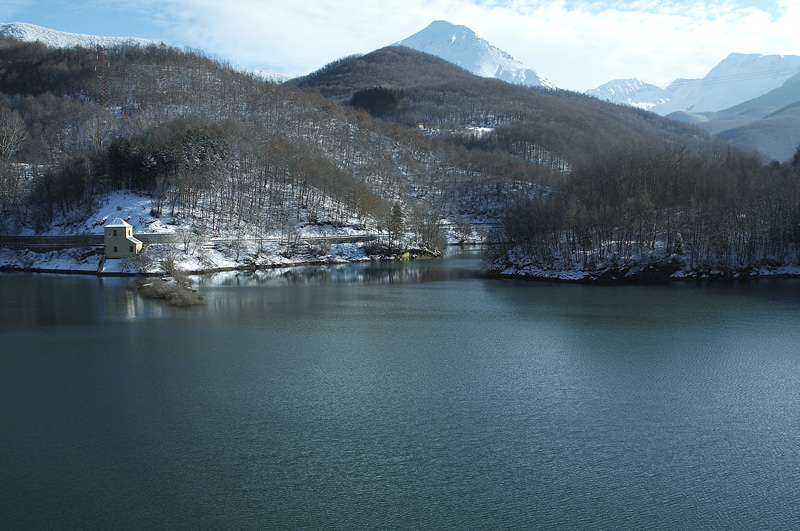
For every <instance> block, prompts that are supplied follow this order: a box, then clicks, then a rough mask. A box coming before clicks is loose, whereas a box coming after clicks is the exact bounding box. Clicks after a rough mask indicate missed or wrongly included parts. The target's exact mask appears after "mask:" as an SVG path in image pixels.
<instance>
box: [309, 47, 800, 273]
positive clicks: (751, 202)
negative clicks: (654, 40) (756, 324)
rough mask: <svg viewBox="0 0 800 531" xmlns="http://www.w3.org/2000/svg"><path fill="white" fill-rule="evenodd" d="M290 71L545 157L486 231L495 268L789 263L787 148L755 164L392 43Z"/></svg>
mask: <svg viewBox="0 0 800 531" xmlns="http://www.w3.org/2000/svg"><path fill="white" fill-rule="evenodd" d="M295 83H297V84H298V86H300V87H305V88H307V89H309V90H310V89H312V88H313V89H315V90H318V91H319V92H320V93H321V94H323V95H326V96H329V97H333V98H337V99H338V100H340V101H345V102H346V101H350V102H351V103H352V104H354V105H362V106H364V107H365V108H367V109H369V110H371V111H372V112H373V113H374V114H376V115H380V116H382V117H383V118H384V119H386V120H391V121H393V122H396V123H400V124H403V125H405V126H407V127H412V126H414V125H415V124H421V125H422V127H423V128H424V129H425V130H428V131H431V134H433V135H435V136H437V137H439V138H441V139H444V140H446V141H448V142H450V143H453V144H455V145H459V146H465V147H467V148H469V149H470V151H472V152H486V153H497V152H502V153H505V154H507V155H509V156H517V157H522V158H524V159H525V160H526V161H528V162H530V163H534V164H535V163H538V164H543V165H546V166H547V167H548V168H549V169H551V170H553V171H552V172H550V173H547V174H543V175H542V177H543V180H542V181H541V183H542V184H543V185H546V187H547V192H546V193H544V194H541V195H538V196H536V197H534V198H530V199H525V200H522V201H520V202H519V203H518V204H516V205H515V206H514V207H513V208H511V209H509V211H508V212H507V216H506V217H505V222H504V224H503V225H502V230H501V231H499V232H498V233H496V234H495V238H496V239H497V240H498V241H501V242H505V243H502V244H501V245H498V246H496V247H495V248H494V249H493V253H492V255H493V261H492V265H491V267H492V269H493V270H494V271H496V272H504V271H505V272H506V273H508V274H519V275H525V276H536V277H541V278H552V277H559V278H562V277H563V276H564V273H565V272H572V273H573V276H572V278H584V277H586V278H599V277H601V276H603V275H605V277H606V278H612V277H614V278H621V277H622V276H623V275H625V274H627V275H629V276H630V277H637V276H638V277H640V276H642V274H643V275H644V276H647V275H651V274H652V272H653V268H655V269H656V270H658V273H657V274H656V276H664V275H669V274H680V275H684V276H686V275H702V274H707V273H709V272H712V271H713V272H715V274H717V275H722V276H726V275H736V274H739V273H741V272H749V273H753V272H754V271H759V269H760V268H763V267H773V268H774V267H777V266H781V265H797V264H798V243H799V240H800V184H799V183H798V161H800V150H798V153H797V154H796V155H795V157H794V159H793V162H790V163H787V164H784V165H779V164H777V163H773V164H770V165H765V164H763V163H762V161H761V160H759V158H758V157H757V156H755V155H753V154H751V153H747V152H739V151H737V150H736V149H734V148H733V147H732V146H730V145H729V144H726V143H725V142H724V141H722V140H721V139H718V138H715V137H712V136H711V135H709V134H707V133H705V132H703V131H701V130H700V129H698V128H695V127H693V126H685V125H683V124H680V123H677V122H674V121H671V120H668V119H663V118H661V117H658V116H656V115H654V114H651V113H648V112H645V111H641V110H636V109H633V108H630V107H623V106H619V105H613V104H610V103H607V102H602V101H599V100H597V99H594V98H590V97H587V96H584V95H580V94H575V93H571V92H566V91H541V90H532V89H529V88H525V87H520V86H513V85H510V84H506V83H502V82H498V81H494V80H488V79H482V78H476V77H474V76H472V75H470V74H468V73H467V72H465V71H463V70H461V69H459V68H458V67H455V66H453V65H450V64H448V63H445V62H443V61H441V60H439V59H438V58H436V57H432V56H428V55H425V54H422V53H419V52H416V51H413V50H409V49H406V48H400V47H390V48H385V49H382V50H378V51H376V52H373V53H371V54H368V55H364V56H359V57H350V58H345V59H342V60H340V61H337V62H335V63H332V64H330V65H328V66H326V67H325V68H323V69H321V70H320V71H318V72H315V73H314V74H311V75H309V76H307V77H305V78H301V79H298V80H296V81H295ZM376 88H377V90H376ZM365 94H366V95H370V96H371V97H372V98H373V100H377V102H378V103H382V105H380V106H379V107H378V108H379V110H380V112H375V111H374V107H370V105H369V104H364V103H362V101H363V100H364V98H362V97H361V96H363V95H365ZM387 95H388V96H389V97H387ZM367 102H369V99H367ZM470 125H482V126H488V127H490V128H491V129H492V131H491V132H490V133H485V132H484V133H477V132H470V129H469V126H470ZM645 270H647V271H645ZM643 272H644V273H643ZM574 273H577V275H574ZM567 276H569V275H567Z"/></svg>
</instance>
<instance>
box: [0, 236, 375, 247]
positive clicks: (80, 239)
mask: <svg viewBox="0 0 800 531" xmlns="http://www.w3.org/2000/svg"><path fill="white" fill-rule="evenodd" d="M186 236H187V234H185V233H181V232H171V233H147V234H134V235H133V237H134V238H136V239H137V240H139V241H141V242H142V243H143V244H145V245H152V244H164V243H183V242H184V238H185V237H186ZM191 237H192V238H193V241H196V242H197V243H200V244H201V245H205V246H214V245H217V244H225V243H231V242H235V241H240V242H244V241H251V242H257V241H264V242H281V241H286V238H239V239H237V238H202V237H198V236H197V235H195V234H194V233H191ZM381 237H383V235H373V234H368V235H358V236H309V237H306V238H296V241H298V242H308V243H313V242H328V243H332V244H336V243H358V242H369V241H373V240H376V239H379V238H381ZM293 239H294V238H293ZM104 244H105V243H104V237H103V235H102V234H87V235H79V236H0V248H2V247H4V248H6V249H13V250H22V249H29V250H31V251H54V250H59V249H73V248H81V247H87V248H88V247H102V246H103V245H104Z"/></svg>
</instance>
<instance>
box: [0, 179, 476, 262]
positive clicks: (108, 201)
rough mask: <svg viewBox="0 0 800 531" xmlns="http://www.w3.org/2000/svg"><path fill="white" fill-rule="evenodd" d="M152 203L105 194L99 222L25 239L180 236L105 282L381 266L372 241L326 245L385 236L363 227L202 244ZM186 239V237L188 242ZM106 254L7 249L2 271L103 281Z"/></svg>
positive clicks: (65, 223)
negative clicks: (117, 226) (119, 226)
mask: <svg viewBox="0 0 800 531" xmlns="http://www.w3.org/2000/svg"><path fill="white" fill-rule="evenodd" d="M152 207H153V205H152V200H151V199H150V198H149V197H147V196H144V195H140V194H136V193H132V192H128V191H116V192H112V193H110V194H107V195H103V196H102V198H101V199H100V200H98V202H97V204H96V207H95V209H94V210H93V212H92V213H91V215H89V216H88V217H87V216H80V215H79V214H78V213H76V212H73V213H71V214H70V216H69V217H68V218H63V217H59V218H57V219H56V220H55V222H54V223H53V224H52V225H51V226H50V228H49V229H48V230H46V231H44V232H42V233H39V234H35V233H34V230H33V228H32V227H27V226H26V227H23V228H22V230H20V232H19V234H20V235H22V236H34V235H38V236H73V235H102V234H103V226H104V225H105V224H106V223H108V222H111V221H113V220H115V219H117V218H121V219H123V220H124V221H126V222H128V223H130V224H131V225H132V226H133V232H134V234H135V235H142V234H178V235H181V236H179V237H178V238H177V240H178V242H177V243H171V244H152V245H149V246H147V247H146V248H145V250H144V252H143V253H141V254H140V255H139V256H137V257H135V258H125V259H108V260H105V261H104V263H103V267H102V273H103V274H105V275H115V274H136V273H139V272H141V273H160V272H162V271H163V270H164V263H165V261H170V262H172V263H174V265H175V267H176V268H177V269H179V270H181V271H186V272H207V271H220V270H232V269H246V268H254V269H257V268H270V267H280V266H290V265H302V264H320V263H326V264H332V263H346V262H356V261H366V260H373V259H377V258H378V257H377V256H376V255H374V254H371V248H372V247H373V244H372V242H369V241H355V242H345V243H339V242H336V241H333V242H330V241H324V238H338V237H353V236H361V237H364V239H367V238H369V237H370V236H374V235H376V233H377V230H376V229H375V228H374V227H372V228H368V227H365V226H363V224H359V223H356V222H355V221H354V223H352V224H351V225H349V226H333V225H330V224H310V223H308V224H301V225H298V226H297V227H296V231H295V233H293V235H292V241H293V242H294V244H293V245H289V244H288V243H287V241H286V237H285V236H284V237H282V236H281V234H280V233H279V232H277V231H273V232H272V233H269V234H263V235H260V236H257V235H254V234H251V233H248V232H247V231H246V230H245V231H237V232H229V233H224V232H223V233H218V234H213V235H206V236H204V237H202V238H201V237H199V236H197V235H196V234H195V232H194V229H193V227H192V224H191V222H190V220H186V219H180V218H174V217H172V216H169V215H166V214H165V215H163V216H162V217H154V216H153V215H151V209H152ZM446 228H447V231H448V239H449V240H450V241H451V243H455V242H467V243H479V242H481V241H482V238H483V236H482V235H481V234H480V233H481V229H480V228H479V227H478V228H474V227H470V229H469V230H471V233H470V234H467V235H464V234H462V233H461V232H463V230H464V228H463V227H458V226H457V225H456V224H451V225H447V226H446ZM182 235H185V237H184V236H182ZM102 258H103V256H102V252H99V251H97V250H95V249H92V248H88V247H87V248H74V249H65V250H60V251H50V252H34V251H28V250H23V251H16V250H10V249H0V269H6V270H20V269H23V270H33V271H48V272H65V273H86V274H96V273H97V272H98V269H99V268H100V265H101V261H102Z"/></svg>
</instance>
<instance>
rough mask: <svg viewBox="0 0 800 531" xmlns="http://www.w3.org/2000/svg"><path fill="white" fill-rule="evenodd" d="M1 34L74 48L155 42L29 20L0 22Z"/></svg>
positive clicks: (142, 44) (141, 44)
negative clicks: (73, 30) (71, 30)
mask: <svg viewBox="0 0 800 531" xmlns="http://www.w3.org/2000/svg"><path fill="white" fill-rule="evenodd" d="M0 36H3V37H8V38H11V39H15V40H18V41H23V42H37V41H38V42H41V43H42V44H44V45H45V46H50V47H53V48H72V47H74V46H82V47H84V48H94V47H97V46H103V47H111V46H117V45H123V44H127V45H140V46H147V45H150V44H154V41H150V40H147V39H139V38H135V37H100V36H97V35H84V34H81V33H67V32H66V31H56V30H52V29H48V28H43V27H41V26H36V25H34V24H28V23H27V22H2V23H0Z"/></svg>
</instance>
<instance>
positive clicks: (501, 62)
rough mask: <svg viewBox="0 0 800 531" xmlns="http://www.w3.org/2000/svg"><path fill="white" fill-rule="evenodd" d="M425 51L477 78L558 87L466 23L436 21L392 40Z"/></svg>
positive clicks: (397, 43) (397, 44)
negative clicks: (410, 33)
mask: <svg viewBox="0 0 800 531" xmlns="http://www.w3.org/2000/svg"><path fill="white" fill-rule="evenodd" d="M394 46H406V47H408V48H412V49H414V50H417V51H420V52H425V53H429V54H431V55H435V56H437V57H440V58H442V59H444V60H445V61H448V62H450V63H453V64H456V65H458V66H460V67H461V68H464V69H465V70H467V71H469V72H471V73H473V74H475V75H477V76H481V77H488V78H497V79H500V80H502V81H507V82H509V83H512V84H514V85H525V86H529V87H544V88H548V89H557V88H559V87H558V86H557V85H556V84H554V83H552V82H550V81H549V80H547V79H546V78H544V77H542V76H540V75H539V74H538V73H537V72H536V71H535V70H534V69H532V68H529V67H527V66H525V65H524V64H522V63H521V62H520V61H518V60H516V59H514V58H513V57H512V56H511V55H509V54H508V53H506V52H504V51H503V50H500V49H499V48H496V47H494V46H492V45H491V44H489V42H488V41H486V40H485V39H483V38H481V37H478V36H477V35H476V34H475V32H473V31H472V30H471V29H469V28H468V27H466V26H459V25H455V24H452V23H450V22H447V21H444V20H437V21H435V22H433V23H431V24H430V25H429V26H428V27H426V28H425V29H423V30H422V31H419V32H417V33H415V34H414V35H412V36H410V37H408V38H406V39H403V40H402V41H399V42H396V43H394Z"/></svg>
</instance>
